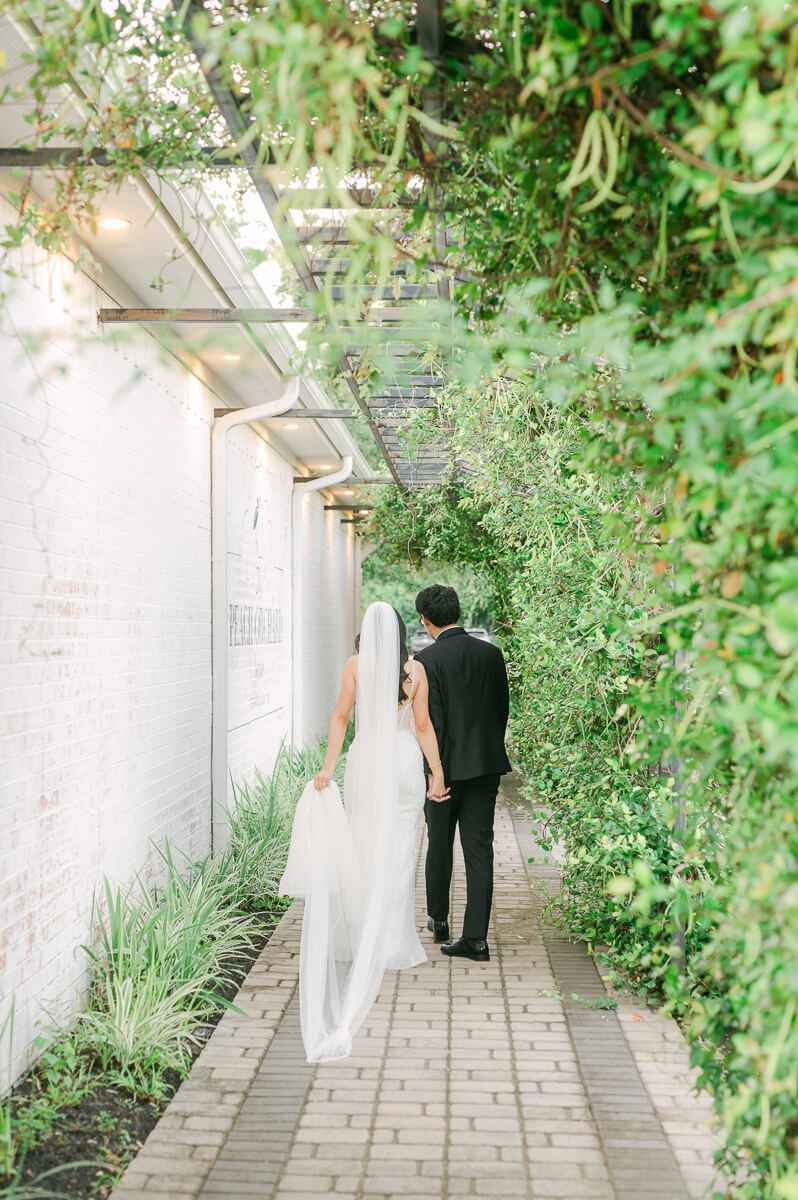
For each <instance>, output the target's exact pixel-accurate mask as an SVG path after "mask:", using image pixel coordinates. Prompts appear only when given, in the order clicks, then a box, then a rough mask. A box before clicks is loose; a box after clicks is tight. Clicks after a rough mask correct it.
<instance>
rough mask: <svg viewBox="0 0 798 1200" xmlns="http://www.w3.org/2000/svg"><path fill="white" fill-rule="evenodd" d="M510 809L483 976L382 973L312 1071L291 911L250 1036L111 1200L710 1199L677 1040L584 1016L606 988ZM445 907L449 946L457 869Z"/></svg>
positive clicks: (207, 1061)
mask: <svg viewBox="0 0 798 1200" xmlns="http://www.w3.org/2000/svg"><path fill="white" fill-rule="evenodd" d="M516 804H517V796H516V789H515V787H514V784H513V782H512V781H510V780H508V781H507V783H506V785H505V787H504V788H503V798H502V802H501V803H500V806H499V810H498V812H497V821H496V891H495V897H494V917H493V928H492V932H491V950H492V955H493V957H492V961H491V962H490V963H470V962H467V961H457V960H455V961H453V962H450V960H448V959H447V958H445V957H444V956H443V955H441V954H440V952H439V948H438V947H437V946H434V945H433V943H432V938H431V935H428V934H427V935H425V936H426V940H427V943H428V953H429V956H430V961H429V962H428V963H425V964H423V965H422V966H420V967H418V968H416V969H415V970H412V971H403V972H398V973H397V972H388V973H386V976H385V979H384V983H383V987H382V990H381V992H380V995H379V997H378V1000H377V1002H376V1003H375V1005H374V1007H373V1008H372V1010H371V1012H370V1013H369V1016H368V1018H367V1020H366V1022H365V1024H364V1026H363V1028H362V1029H361V1031H360V1033H359V1034H358V1036H357V1038H356V1040H355V1045H354V1047H353V1054H352V1056H351V1057H350V1058H348V1059H345V1060H342V1061H340V1062H336V1063H328V1064H324V1065H321V1066H318V1067H310V1066H308V1064H306V1063H305V1061H304V1053H303V1051H302V1045H301V1040H300V1036H299V1023H298V1004H297V997H296V981H297V972H298V948H299V934H300V928H301V905H299V904H294V905H293V906H292V908H291V909H290V910H289V911H288V912H287V913H286V915H285V917H284V918H283V920H282V921H281V922H280V925H279V926H278V929H277V931H276V932H275V934H274V935H273V937H272V940H271V942H270V943H269V945H268V946H267V947H266V949H265V950H264V952H263V954H262V955H261V957H260V959H259V960H258V962H257V963H256V965H255V967H254V968H253V970H252V972H251V973H250V975H249V977H248V978H247V980H246V981H245V983H244V986H243V988H242V989H241V993H240V994H239V997H238V1000H237V1004H238V1006H239V1007H240V1008H242V1009H244V1011H245V1012H246V1014H247V1017H241V1016H240V1015H238V1014H236V1013H233V1012H228V1013H226V1014H225V1016H224V1018H223V1019H222V1021H221V1023H220V1024H219V1026H218V1027H217V1029H216V1031H215V1032H214V1034H213V1037H212V1038H211V1040H210V1042H209V1044H208V1046H207V1047H206V1048H205V1050H204V1051H203V1052H202V1054H201V1055H200V1056H199V1058H198V1059H197V1061H196V1063H195V1065H194V1069H193V1070H192V1073H191V1075H190V1077H189V1078H188V1079H187V1080H186V1081H185V1083H184V1084H183V1085H182V1087H181V1088H180V1090H179V1091H178V1093H177V1095H176V1096H175V1098H174V1100H173V1101H172V1103H171V1104H170V1105H169V1107H168V1109H167V1110H166V1113H165V1114H164V1116H163V1118H162V1119H161V1121H160V1122H159V1124H158V1126H157V1128H156V1129H155V1130H153V1132H152V1134H151V1135H150V1137H149V1138H148V1139H147V1142H146V1143H145V1145H144V1147H143V1149H142V1151H141V1152H140V1154H139V1155H138V1157H137V1158H136V1159H135V1160H134V1161H133V1162H132V1163H131V1165H130V1167H129V1168H128V1170H127V1172H126V1173H125V1176H124V1177H123V1179H122V1180H121V1182H120V1183H119V1185H118V1186H117V1188H116V1190H115V1192H114V1194H113V1200H157V1198H159V1197H160V1198H161V1200H167V1198H168V1200H199V1198H200V1197H207V1198H208V1200H211V1198H214V1200H217V1198H219V1200H221V1198H222V1197H224V1198H226V1200H250V1198H251V1197H255V1196H257V1197H261V1198H262V1200H318V1198H319V1197H323V1196H330V1197H333V1198H335V1200H386V1198H388V1197H396V1198H397V1200H398V1198H399V1197H401V1198H402V1200H416V1198H418V1200H422V1198H423V1200H436V1198H437V1200H446V1198H447V1197H455V1196H480V1197H486V1198H487V1197H494V1196H496V1197H502V1198H507V1200H509V1198H511V1197H516V1196H520V1197H526V1198H527V1200H537V1198H538V1197H540V1198H543V1197H563V1198H564V1200H581V1198H583V1197H588V1198H589V1200H699V1198H700V1197H702V1196H704V1195H705V1194H707V1189H708V1185H709V1184H710V1182H711V1180H712V1178H713V1170H712V1156H713V1152H714V1150H715V1148H716V1142H715V1140H714V1137H713V1133H712V1127H711V1121H710V1113H711V1104H710V1102H709V1098H708V1097H696V1096H695V1094H694V1093H693V1091H692V1086H691V1083H692V1076H691V1073H690V1069H689V1062H688V1056H687V1051H686V1049H685V1047H684V1046H683V1044H682V1042H681V1038H680V1036H679V1032H678V1028H677V1027H676V1025H675V1024H674V1023H673V1022H672V1021H669V1020H667V1019H665V1018H663V1017H661V1016H660V1015H658V1014H657V1013H655V1012H653V1011H651V1010H648V1009H643V1008H640V1007H639V1005H636V1004H634V1002H632V1001H630V1000H628V999H624V998H620V1006H619V1009H618V1012H617V1013H615V1012H612V1011H607V1010H604V1009H600V1008H595V1007H590V1004H595V1002H596V1000H597V999H598V998H600V997H601V995H602V994H603V993H604V985H603V983H602V980H601V978H600V976H599V974H598V972H597V971H596V968H595V967H594V965H593V961H592V959H590V958H589V956H588V955H587V953H586V951H585V950H584V949H583V948H582V947H579V946H571V945H569V944H568V943H567V942H564V941H562V940H561V939H557V938H554V937H552V936H551V934H550V932H549V931H547V930H546V929H545V927H544V925H543V922H542V920H541V907H542V903H541V896H540V893H539V890H537V889H536V888H535V886H534V883H535V878H534V873H533V877H532V884H533V886H532V887H530V879H529V876H528V873H527V872H528V867H527V858H528V857H529V853H530V847H529V845H528V844H526V839H528V838H529V836H530V833H529V830H530V826H529V823H528V821H526V820H525V819H524V818H521V817H519V816H518V815H517V814H515V821H514V809H515V807H516ZM519 843H520V844H519ZM419 881H421V873H419ZM454 893H455V899H454V909H453V911H454V914H455V925H454V931H455V933H456V932H458V930H457V923H456V922H457V920H459V918H460V915H461V914H462V908H463V899H464V881H463V874H462V867H461V865H458V867H457V870H456V878H455V885H454ZM417 908H418V914H419V920H420V921H421V919H422V917H423V914H424V899H423V888H419V892H418V900H417ZM572 992H575V993H577V994H578V996H579V999H578V1000H574V999H572V997H571V993H572ZM586 1002H587V1003H586Z"/></svg>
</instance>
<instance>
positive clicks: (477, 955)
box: [441, 937, 490, 962]
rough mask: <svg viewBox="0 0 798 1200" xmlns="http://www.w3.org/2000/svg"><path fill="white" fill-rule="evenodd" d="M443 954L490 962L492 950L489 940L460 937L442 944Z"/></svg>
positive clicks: (450, 956)
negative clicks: (482, 940) (489, 946)
mask: <svg viewBox="0 0 798 1200" xmlns="http://www.w3.org/2000/svg"><path fill="white" fill-rule="evenodd" d="M441 954H448V956H449V958H471V959H473V960H474V962H490V950H489V949H488V943H487V942H477V941H475V940H474V938H464V937H462V938H458V939H457V941H456V942H450V943H449V945H448V946H441Z"/></svg>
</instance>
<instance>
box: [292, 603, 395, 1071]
mask: <svg viewBox="0 0 798 1200" xmlns="http://www.w3.org/2000/svg"><path fill="white" fill-rule="evenodd" d="M398 703H399V624H398V621H397V619H396V613H395V612H394V610H393V609H392V608H391V606H390V604H385V603H383V602H382V601H378V602H377V603H375V604H371V605H369V607H368V609H367V610H366V613H365V616H364V618H363V624H362V627H361V631H360V647H359V652H358V671H357V702H356V710H355V716H356V737H355V741H354V742H353V743H352V747H351V748H350V751H349V757H348V760H347V766H346V774H345V782H344V805H345V811H344V808H342V806H341V801H340V794H339V792H338V788H337V787H336V786H335V784H331V785H330V786H329V787H327V788H325V789H324V790H323V791H321V792H316V791H315V788H314V786H313V784H312V783H311V784H309V785H308V787H307V788H306V789H305V791H304V792H303V794H302V797H301V799H300V801H299V805H298V806H297V814H296V818H295V820H294V828H293V831H292V834H291V848H290V852H289V857H288V863H287V865H286V870H285V874H284V875H283V878H282V880H281V883H280V894H281V895H294V896H297V895H304V897H305V913H304V917H303V922H302V945H301V950H300V960H299V992H300V1016H301V1022H302V1038H303V1041H304V1043H305V1051H306V1054H307V1058H308V1061H309V1062H324V1061H327V1060H329V1059H334V1058H343V1057H345V1056H346V1055H348V1054H349V1053H350V1051H351V1048H352V1037H353V1035H354V1034H355V1032H356V1031H357V1029H358V1028H359V1027H360V1025H361V1024H362V1022H363V1020H364V1018H365V1016H366V1014H367V1013H368V1011H369V1009H370V1007H371V1005H372V1004H373V1003H374V1000H375V998H376V996H377V992H378V991H379V988H380V984H381V982H382V977H383V974H384V972H385V967H386V964H387V962H388V960H389V959H390V957H391V954H392V951H393V950H394V947H393V946H392V945H391V944H390V943H391V932H390V931H391V924H392V923H391V919H390V918H391V905H392V903H395V902H396V898H397V896H396V888H397V879H398V856H397V854H396V847H397V844H398V843H397V839H398V836H399V796H398V776H397V759H396V743H397V713H398Z"/></svg>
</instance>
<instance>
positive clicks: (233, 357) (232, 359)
mask: <svg viewBox="0 0 798 1200" xmlns="http://www.w3.org/2000/svg"><path fill="white" fill-rule="evenodd" d="M222 358H223V359H224V361H225V362H238V360H239V359H240V358H241V355H240V354H223V355H222Z"/></svg>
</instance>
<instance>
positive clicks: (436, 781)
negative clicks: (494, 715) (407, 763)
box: [413, 661, 449, 800]
mask: <svg viewBox="0 0 798 1200" xmlns="http://www.w3.org/2000/svg"><path fill="white" fill-rule="evenodd" d="M415 667H416V675H417V676H418V687H417V688H416V694H415V698H414V700H413V717H414V719H415V722H416V737H417V738H418V744H419V746H420V747H421V750H422V752H423V754H424V757H425V758H426V760H427V763H428V765H429V769H430V778H429V788H428V791H427V795H428V796H429V798H430V800H448V798H449V789H448V788H447V787H446V784H445V782H444V778H443V767H442V766H441V755H440V751H439V749H438V739H437V738H436V736H435V729H434V728H433V725H432V721H431V719H430V715H429V683H428V681H427V672H426V671H425V670H424V668H423V666H422V665H421V663H420V662H418V661H416V664H415Z"/></svg>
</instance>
